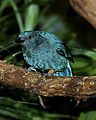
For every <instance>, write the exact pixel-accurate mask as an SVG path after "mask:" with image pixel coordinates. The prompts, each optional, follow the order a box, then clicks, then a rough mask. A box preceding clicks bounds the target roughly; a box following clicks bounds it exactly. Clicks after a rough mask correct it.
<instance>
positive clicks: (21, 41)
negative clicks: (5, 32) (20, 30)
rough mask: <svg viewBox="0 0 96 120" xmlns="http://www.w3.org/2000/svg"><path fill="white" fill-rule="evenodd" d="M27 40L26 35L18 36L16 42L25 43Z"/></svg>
mask: <svg viewBox="0 0 96 120" xmlns="http://www.w3.org/2000/svg"><path fill="white" fill-rule="evenodd" d="M24 41H25V39H24V37H21V36H18V38H17V40H16V43H23V42H24Z"/></svg>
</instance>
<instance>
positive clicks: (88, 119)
mask: <svg viewBox="0 0 96 120" xmlns="http://www.w3.org/2000/svg"><path fill="white" fill-rule="evenodd" d="M78 120H96V111H90V112H87V113H83V112H82V113H81V114H80V116H79V118H78Z"/></svg>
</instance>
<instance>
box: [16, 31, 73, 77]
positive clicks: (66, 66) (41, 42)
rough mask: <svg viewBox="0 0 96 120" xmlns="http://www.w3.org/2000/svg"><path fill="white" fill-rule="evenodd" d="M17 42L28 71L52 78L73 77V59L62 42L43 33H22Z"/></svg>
mask: <svg viewBox="0 0 96 120" xmlns="http://www.w3.org/2000/svg"><path fill="white" fill-rule="evenodd" d="M17 42H18V43H20V44H21V45H22V52H23V57H24V60H25V61H26V62H27V63H28V65H30V67H29V70H34V71H40V72H43V73H45V74H46V73H47V75H49V76H50V75H53V76H69V77H71V76H73V73H72V67H71V63H70V61H71V62H73V57H72V55H71V53H70V49H69V48H68V47H67V46H66V44H65V43H64V41H63V40H61V39H60V38H58V37H57V36H56V35H55V34H53V33H49V32H45V31H23V32H21V33H20V34H19V35H18V39H17Z"/></svg>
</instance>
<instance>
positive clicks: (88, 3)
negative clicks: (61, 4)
mask: <svg viewBox="0 0 96 120" xmlns="http://www.w3.org/2000/svg"><path fill="white" fill-rule="evenodd" d="M69 2H70V4H71V6H72V7H73V8H74V10H75V11H76V12H77V13H79V14H80V15H81V16H83V17H84V18H85V19H86V20H87V21H88V22H89V23H91V25H92V26H93V27H94V28H96V0H69Z"/></svg>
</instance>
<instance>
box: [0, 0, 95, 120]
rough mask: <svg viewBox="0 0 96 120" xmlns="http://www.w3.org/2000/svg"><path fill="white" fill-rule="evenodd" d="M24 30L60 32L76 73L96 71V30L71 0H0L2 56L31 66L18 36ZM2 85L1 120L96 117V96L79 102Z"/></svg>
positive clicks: (89, 118) (82, 74)
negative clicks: (18, 41) (41, 99)
mask: <svg viewBox="0 0 96 120" xmlns="http://www.w3.org/2000/svg"><path fill="white" fill-rule="evenodd" d="M24 30H43V31H48V32H52V33H54V34H56V35H57V36H58V37H60V38H61V39H62V40H64V42H65V43H66V44H67V46H68V47H69V48H70V50H71V53H72V56H73V59H74V64H73V63H72V68H73V74H74V75H81V76H85V75H88V76H93V75H96V52H95V51H96V31H95V29H94V28H93V27H92V26H91V25H90V24H89V23H88V22H87V21H86V20H85V19H83V18H82V17H80V16H79V15H78V14H77V13H76V12H75V11H74V10H73V9H72V7H71V6H70V4H69V2H68V0H58V1H57V0H0V59H1V60H5V61H6V62H7V63H10V64H14V65H17V66H21V67H24V68H25V67H27V64H26V63H25V61H24V60H23V57H22V51H21V46H19V45H17V44H16V42H15V41H16V38H17V36H18V34H20V33H21V32H22V31H24ZM43 100H44V103H45V106H46V109H44V108H42V107H41V106H40V103H39V100H38V97H37V95H35V94H33V93H31V94H30V93H28V92H25V91H24V90H19V89H16V88H14V87H10V86H4V85H0V120H13V119H15V120H22V119H23V120H43V119H44V120H51V119H52V120H61V119H62V120H96V115H95V114H96V111H95V110H96V102H95V101H96V99H95V98H91V99H88V100H87V101H83V100H82V101H81V102H80V103H79V104H78V105H77V102H76V100H75V99H73V98H70V97H68V98H67V97H66V98H64V97H52V98H48V97H47V98H45V97H43Z"/></svg>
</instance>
